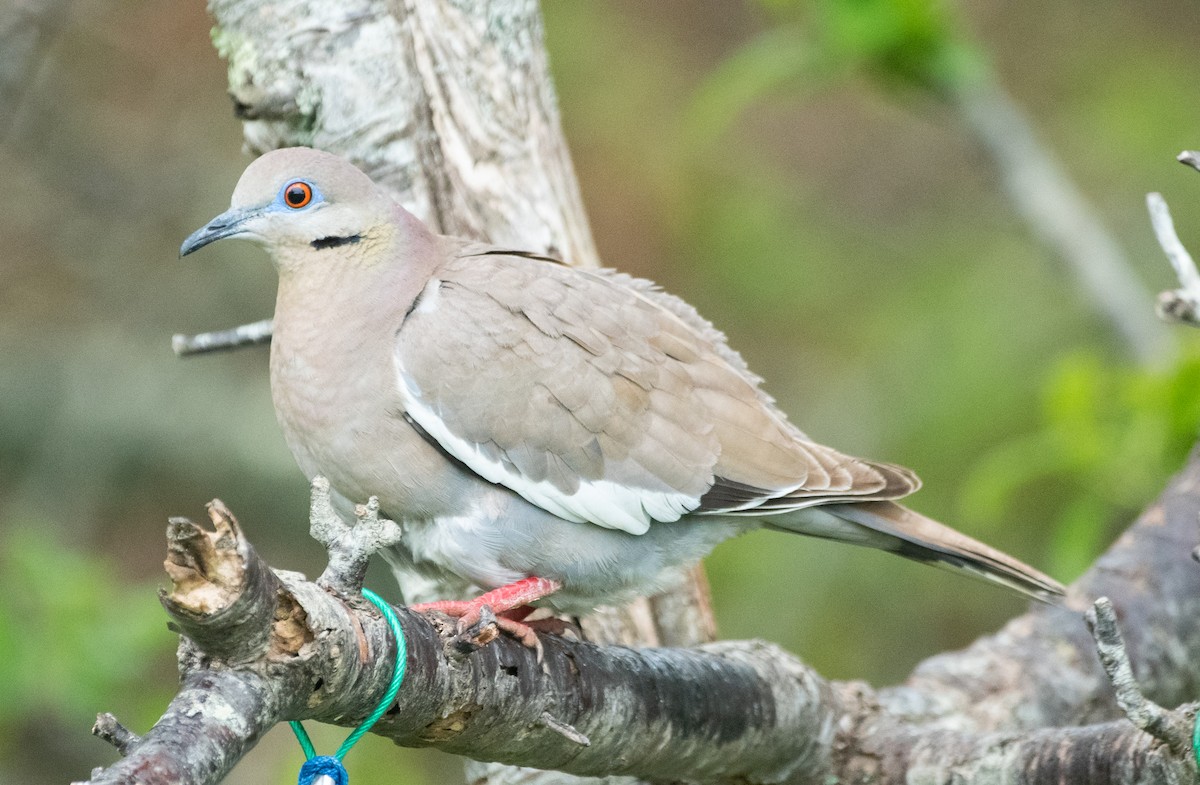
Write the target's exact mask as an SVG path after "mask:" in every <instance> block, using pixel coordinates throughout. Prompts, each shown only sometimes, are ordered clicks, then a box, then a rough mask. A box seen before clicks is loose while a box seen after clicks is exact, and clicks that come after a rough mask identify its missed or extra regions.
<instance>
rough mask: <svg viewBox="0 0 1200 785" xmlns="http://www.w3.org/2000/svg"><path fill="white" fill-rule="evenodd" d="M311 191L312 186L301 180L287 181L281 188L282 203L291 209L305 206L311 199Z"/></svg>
mask: <svg viewBox="0 0 1200 785" xmlns="http://www.w3.org/2000/svg"><path fill="white" fill-rule="evenodd" d="M312 198H313V191H312V186H311V185H309V184H308V183H306V182H304V181H303V180H297V181H296V182H294V183H288V184H287V186H286V187H285V188H284V189H283V203H284V204H286V205H287V206H288V207H290V208H292V209H293V210H299V209H300V208H302V207H307V206H308V204H309V202H311V201H312Z"/></svg>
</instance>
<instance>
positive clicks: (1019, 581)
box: [770, 501, 1065, 604]
mask: <svg viewBox="0 0 1200 785" xmlns="http://www.w3.org/2000/svg"><path fill="white" fill-rule="evenodd" d="M770 522H771V525H773V526H774V527H776V528H780V529H786V530H788V531H794V532H798V533H800V534H808V535H812V536H816V537H824V538H826V539H833V540H842V541H845V542H849V543H854V544H856V545H865V546H868V547H872V548H880V549H882V550H886V551H892V552H893V553H896V554H898V555H900V556H904V557H906V558H909V559H913V560H915V561H919V562H924V563H926V564H933V565H935V566H939V567H945V568H948V569H952V570H957V571H962V572H965V573H967V574H969V575H973V576H975V577H977V578H983V579H984V580H988V581H991V582H993V583H998V584H1000V585H1002V586H1007V587H1008V588H1010V589H1013V590H1015V591H1018V592H1020V593H1021V594H1024V595H1026V596H1029V597H1032V598H1033V599H1035V600H1039V601H1041V602H1045V603H1051V604H1055V603H1058V602H1059V601H1060V600H1061V598H1062V596H1063V593H1064V591H1065V589H1064V588H1063V586H1062V584H1060V583H1059V582H1058V581H1056V580H1054V579H1053V578H1051V577H1049V576H1048V575H1045V574H1043V573H1041V572H1039V571H1038V570H1035V569H1034V568H1032V567H1030V566H1028V565H1026V564H1023V563H1021V562H1019V561H1017V560H1016V559H1014V558H1012V557H1011V556H1009V555H1007V554H1005V553H1001V552H1000V551H998V550H996V549H995V548H992V547H991V546H988V545H984V544H983V543H981V542H979V541H978V540H974V539H972V538H970V537H968V536H966V535H965V534H961V533H959V532H957V531H955V530H954V529H951V528H950V527H948V526H945V525H943V524H940V523H938V522H937V521H935V520H933V519H932V518H926V517H925V516H924V515H921V514H920V513H918V512H914V511H913V510H910V509H908V508H907V507H904V506H902V505H899V504H896V503H895V502H890V501H879V502H858V503H853V504H826V505H821V506H820V507H810V508H807V509H804V510H797V511H796V512H795V513H790V514H788V515H781V516H776V517H772V518H771V519H770Z"/></svg>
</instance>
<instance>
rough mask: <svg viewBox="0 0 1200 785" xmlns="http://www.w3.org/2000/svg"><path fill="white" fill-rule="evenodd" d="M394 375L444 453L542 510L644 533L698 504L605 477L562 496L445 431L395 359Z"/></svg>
mask: <svg viewBox="0 0 1200 785" xmlns="http://www.w3.org/2000/svg"><path fill="white" fill-rule="evenodd" d="M397 376H398V377H399V379H398V380H399V382H400V384H399V387H400V394H401V397H402V398H403V399H404V408H405V410H406V411H407V413H408V416H409V417H412V418H413V420H415V421H416V423H417V424H418V425H420V426H421V427H422V428H424V429H425V432H426V433H428V434H429V435H430V436H431V437H433V438H434V439H435V440H436V441H437V443H438V444H440V445H441V446H442V448H443V449H444V450H446V452H448V453H450V454H451V455H453V456H454V457H455V458H457V459H458V460H460V461H462V462H463V463H464V464H465V465H466V466H467V468H469V469H471V471H473V472H475V473H476V474H478V475H479V476H480V477H482V478H484V479H485V480H487V481H488V482H494V483H497V484H499V485H503V486H504V487H506V488H509V489H510V490H512V491H515V492H516V493H518V494H520V495H521V496H522V497H524V498H525V499H526V500H527V501H530V502H532V503H533V504H536V505H537V506H539V507H541V508H542V509H544V510H546V511H547V512H550V513H553V514H554V515H557V516H558V517H560V518H562V519H564V520H568V521H572V522H574V523H594V524H596V525H597V526H603V527H604V528H606V529H619V530H620V531H624V532H628V533H629V534H645V533H646V530H647V529H649V528H650V524H651V523H652V522H653V521H675V520H679V518H680V517H682V516H683V515H684V514H686V513H688V512H690V511H691V510H694V509H695V508H696V507H698V506H700V500H699V499H698V498H695V497H693V496H690V495H688V494H684V493H667V492H661V491H651V490H646V489H644V488H633V487H630V486H627V485H621V484H620V483H615V482H612V481H610V480H594V481H581V482H580V484H579V490H577V491H576V492H575V493H572V494H567V493H564V492H562V491H561V490H559V489H558V488H556V487H554V485H552V484H551V483H549V482H546V481H544V480H543V481H541V482H532V481H531V480H529V479H528V478H526V477H523V476H522V475H520V474H518V473H516V472H514V471H512V469H511V468H509V467H507V466H505V465H504V464H502V463H500V462H499V461H496V460H492V459H491V458H489V457H488V456H486V455H484V454H483V452H482V451H481V450H480V449H479V446H478V445H477V444H473V443H471V442H469V441H467V440H466V439H462V438H460V437H458V436H456V435H454V434H453V433H451V432H450V429H449V428H447V427H446V423H445V422H444V421H443V420H442V418H441V417H440V416H439V415H438V414H437V412H435V411H433V409H431V408H430V407H429V406H427V405H425V403H424V402H423V401H421V399H420V397H419V396H420V389H419V388H418V387H417V385H416V384H415V383H414V380H413V379H412V378H411V377H409V375H408V374H406V373H404V370H403V368H402V367H401V366H400V365H399V358H397Z"/></svg>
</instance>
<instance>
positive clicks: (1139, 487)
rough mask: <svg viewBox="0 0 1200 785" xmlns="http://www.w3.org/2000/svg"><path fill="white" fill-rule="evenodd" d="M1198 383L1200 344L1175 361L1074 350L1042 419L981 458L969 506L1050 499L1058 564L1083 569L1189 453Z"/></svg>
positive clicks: (1014, 506)
mask: <svg viewBox="0 0 1200 785" xmlns="http://www.w3.org/2000/svg"><path fill="white" fill-rule="evenodd" d="M1198 391H1200V353H1196V352H1193V353H1192V354H1190V355H1188V356H1186V357H1184V358H1183V359H1181V360H1180V361H1179V362H1177V363H1176V364H1175V365H1174V366H1173V367H1171V368H1169V369H1166V370H1144V369H1141V370H1139V369H1133V368H1129V367H1127V366H1124V365H1116V364H1112V363H1110V362H1108V361H1105V360H1103V359H1101V358H1100V357H1099V356H1098V355H1096V354H1093V353H1080V354H1075V355H1071V356H1068V357H1067V358H1065V359H1064V360H1062V361H1060V363H1059V366H1058V368H1057V370H1056V372H1055V374H1054V375H1053V376H1052V377H1051V379H1050V380H1049V382H1048V383H1047V385H1046V389H1045V393H1044V395H1043V406H1042V421H1041V424H1040V426H1039V427H1037V428H1036V429H1035V430H1033V431H1032V432H1029V433H1025V434H1021V435H1018V436H1015V437H1013V438H1012V439H1011V440H1009V441H1007V442H1005V443H1003V444H1000V445H998V446H997V447H996V448H994V449H993V450H992V451H991V452H990V453H988V454H987V455H986V456H985V457H984V458H983V459H982V460H981V461H979V462H978V464H977V465H976V466H975V467H974V469H973V471H972V472H971V473H970V475H969V476H968V478H967V481H966V483H965V486H964V490H963V493H962V506H963V508H965V509H975V510H976V511H977V512H978V513H980V514H983V515H986V516H989V517H997V518H1014V517H1017V516H1019V510H1021V509H1022V508H1023V506H1024V507H1026V508H1027V507H1028V506H1029V505H1030V503H1032V504H1035V505H1038V506H1041V507H1042V508H1043V509H1045V508H1048V509H1049V510H1050V511H1051V512H1050V515H1049V517H1050V518H1051V519H1052V520H1054V521H1055V524H1054V526H1053V532H1054V536H1053V549H1052V558H1053V560H1054V562H1055V564H1054V565H1053V568H1052V569H1053V571H1055V572H1056V573H1058V574H1059V575H1061V576H1064V577H1065V576H1075V575H1078V574H1079V573H1080V572H1082V571H1083V570H1084V569H1085V568H1086V567H1087V565H1088V564H1090V563H1091V561H1092V560H1093V559H1095V557H1096V556H1097V554H1098V553H1099V552H1100V551H1101V550H1102V549H1103V547H1104V546H1105V545H1106V544H1107V542H1108V541H1109V539H1111V537H1112V535H1113V534H1114V533H1115V530H1116V528H1117V527H1120V526H1124V525H1125V524H1126V523H1127V522H1128V521H1129V520H1130V519H1131V518H1132V517H1133V516H1134V515H1136V514H1137V513H1138V512H1139V511H1140V510H1141V508H1142V507H1143V506H1144V505H1145V504H1146V503H1147V502H1148V501H1149V500H1150V499H1153V498H1154V497H1155V496H1156V495H1157V493H1158V492H1159V490H1160V489H1161V486H1162V483H1163V478H1164V477H1166V476H1168V475H1169V474H1170V473H1171V472H1173V471H1175V470H1176V469H1177V468H1178V467H1179V466H1180V464H1181V463H1182V462H1183V460H1184V458H1185V456H1186V454H1187V451H1188V449H1189V448H1190V447H1191V445H1192V444H1193V443H1194V442H1195V440H1196V435H1197V429H1198V427H1200V394H1198Z"/></svg>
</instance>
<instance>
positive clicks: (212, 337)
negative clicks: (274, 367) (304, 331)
mask: <svg viewBox="0 0 1200 785" xmlns="http://www.w3.org/2000/svg"><path fill="white" fill-rule="evenodd" d="M271 331H272V321H271V320H270V319H263V320H262V321H261V322H253V323H251V324H242V325H239V326H237V327H233V328H230V329H228V330H217V331H215V332H210V333H199V334H197V335H174V336H172V337H171V349H172V350H173V351H174V352H175V354H177V355H179V356H180V357H190V356H191V355H193V354H208V353H210V352H222V351H228V350H229V349H240V348H242V347H243V346H255V345H257V344H260V343H270V342H271Z"/></svg>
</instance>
